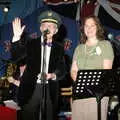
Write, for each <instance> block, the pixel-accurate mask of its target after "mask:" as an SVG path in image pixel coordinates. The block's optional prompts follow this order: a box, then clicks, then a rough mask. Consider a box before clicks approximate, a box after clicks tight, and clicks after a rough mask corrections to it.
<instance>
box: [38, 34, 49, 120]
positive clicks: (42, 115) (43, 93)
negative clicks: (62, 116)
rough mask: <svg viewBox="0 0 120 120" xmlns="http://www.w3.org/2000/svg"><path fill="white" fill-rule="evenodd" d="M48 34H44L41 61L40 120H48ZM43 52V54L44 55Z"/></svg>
mask: <svg viewBox="0 0 120 120" xmlns="http://www.w3.org/2000/svg"><path fill="white" fill-rule="evenodd" d="M46 35H47V34H43V42H44V45H43V46H44V48H43V51H41V54H43V57H42V58H41V59H43V65H41V66H43V67H42V71H41V77H40V78H39V79H40V80H41V89H40V90H41V91H40V93H41V101H40V116H39V120H46V99H47V95H46V94H47V93H46V85H47V80H46V72H45V69H46V63H45V62H46V45H45V43H46V41H47V36H46ZM42 52H43V53H42Z"/></svg>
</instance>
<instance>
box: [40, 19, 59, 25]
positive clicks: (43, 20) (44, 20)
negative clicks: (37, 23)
mask: <svg viewBox="0 0 120 120" xmlns="http://www.w3.org/2000/svg"><path fill="white" fill-rule="evenodd" d="M46 21H50V22H54V23H56V24H57V23H58V21H57V20H54V19H42V20H41V22H46Z"/></svg>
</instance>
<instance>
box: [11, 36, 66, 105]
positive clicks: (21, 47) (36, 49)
mask: <svg viewBox="0 0 120 120" xmlns="http://www.w3.org/2000/svg"><path fill="white" fill-rule="evenodd" d="M40 41H41V40H40V38H37V39H32V40H26V41H25V42H22V40H20V41H18V42H15V43H13V44H12V50H11V53H12V60H13V61H17V60H19V59H21V58H22V57H24V56H26V57H27V60H26V61H27V67H26V70H25V72H24V74H23V76H22V81H21V84H20V87H19V94H18V101H19V105H20V106H22V105H24V104H26V103H27V102H28V100H29V99H30V97H31V96H32V93H33V91H34V89H35V86H36V81H37V76H38V74H39V73H40V66H41V65H40V64H41V42H40ZM48 73H56V76H57V79H56V81H52V80H50V81H49V85H50V86H51V87H50V88H51V90H50V95H51V97H52V99H53V101H54V98H55V89H56V88H57V87H58V82H57V81H58V80H61V79H63V77H64V76H65V64H64V48H63V46H62V45H61V44H60V43H58V42H55V41H54V42H53V45H52V48H51V53H50V61H49V70H48ZM53 86H54V87H55V89H54V87H53ZM53 91H54V93H53ZM56 92H58V88H57V89H56Z"/></svg>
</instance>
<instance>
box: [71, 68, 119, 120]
mask: <svg viewBox="0 0 120 120" xmlns="http://www.w3.org/2000/svg"><path fill="white" fill-rule="evenodd" d="M117 79H118V76H117V72H116V71H114V70H103V69H101V70H80V71H78V75H77V80H76V82H75V83H74V84H73V96H72V97H73V99H74V100H75V99H80V98H89V97H96V101H97V112H98V120H101V99H102V98H103V96H110V95H113V94H118V93H120V90H118V85H120V81H117Z"/></svg>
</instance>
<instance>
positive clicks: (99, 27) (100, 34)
mask: <svg viewBox="0 0 120 120" xmlns="http://www.w3.org/2000/svg"><path fill="white" fill-rule="evenodd" d="M88 19H93V20H94V22H95V24H96V27H97V32H96V37H97V39H98V40H104V39H105V36H104V27H103V25H102V24H101V22H100V20H99V18H98V17H97V16H94V15H91V16H88V17H86V18H85V19H84V20H83V21H82V25H81V40H80V43H83V44H84V43H86V41H87V36H86V34H85V32H84V26H85V22H86V20H88Z"/></svg>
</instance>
